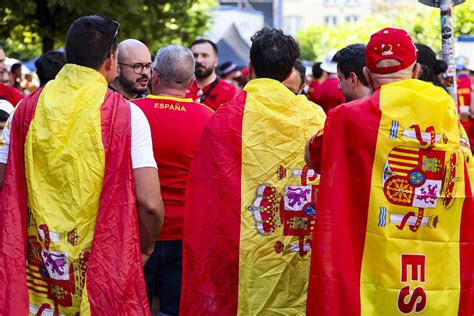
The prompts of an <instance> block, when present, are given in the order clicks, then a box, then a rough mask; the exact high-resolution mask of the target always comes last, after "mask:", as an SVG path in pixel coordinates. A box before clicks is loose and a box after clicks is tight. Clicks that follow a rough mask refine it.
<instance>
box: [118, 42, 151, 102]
mask: <svg viewBox="0 0 474 316" xmlns="http://www.w3.org/2000/svg"><path fill="white" fill-rule="evenodd" d="M150 78H151V55H150V50H149V49H148V47H146V45H145V44H143V43H142V42H140V41H138V40H135V39H126V40H124V41H122V42H120V44H119V46H118V76H117V78H116V79H115V80H114V81H113V82H112V83H111V84H110V86H109V88H110V89H112V90H115V91H117V92H119V93H121V94H122V95H123V96H124V97H125V98H127V99H138V98H143V97H145V95H146V94H147V91H148V81H149V80H150Z"/></svg>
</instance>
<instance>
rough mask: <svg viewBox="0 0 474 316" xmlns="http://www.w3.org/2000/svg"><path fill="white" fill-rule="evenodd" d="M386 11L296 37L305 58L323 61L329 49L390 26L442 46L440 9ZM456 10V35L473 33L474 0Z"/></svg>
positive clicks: (361, 40) (419, 7) (319, 27)
mask: <svg viewBox="0 0 474 316" xmlns="http://www.w3.org/2000/svg"><path fill="white" fill-rule="evenodd" d="M379 9H382V10H383V8H379ZM386 10H387V14H382V15H379V16H370V17H368V18H366V19H363V20H360V21H357V22H354V23H344V24H340V25H337V26H336V27H327V26H322V25H314V26H309V27H307V28H304V29H302V30H300V32H298V34H297V35H296V39H297V41H298V42H299V44H300V48H301V56H302V58H303V59H305V60H311V61H315V60H322V59H323V58H324V56H325V53H326V52H327V51H328V50H330V49H341V48H343V47H345V46H347V45H349V44H352V43H367V42H368V41H369V36H370V35H371V34H372V33H374V32H376V31H377V30H379V29H381V28H383V27H386V26H389V25H390V26H394V27H399V28H404V29H406V30H407V31H408V32H409V33H410V35H411V36H412V38H413V41H415V42H420V43H423V44H426V45H428V46H430V47H432V48H433V50H435V51H439V50H440V49H441V26H440V23H441V22H440V10H439V9H437V8H431V7H428V6H424V5H421V4H417V5H416V6H415V10H413V9H412V10H409V9H405V10H402V9H397V13H393V12H391V13H389V12H388V10H390V8H388V7H387V8H386ZM453 12H454V28H455V36H459V35H473V34H474V2H473V1H470V2H466V3H464V4H462V5H460V6H456V7H455V8H454V10H453ZM382 13H383V12H382Z"/></svg>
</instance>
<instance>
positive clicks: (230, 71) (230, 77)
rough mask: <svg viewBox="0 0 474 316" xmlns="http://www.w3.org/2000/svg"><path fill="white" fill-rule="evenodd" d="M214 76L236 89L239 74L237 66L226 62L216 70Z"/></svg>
mask: <svg viewBox="0 0 474 316" xmlns="http://www.w3.org/2000/svg"><path fill="white" fill-rule="evenodd" d="M216 74H217V76H219V78H220V79H221V80H224V81H225V82H227V83H229V84H231V85H233V86H234V87H236V88H238V82H237V81H236V80H237V78H238V77H240V75H241V73H240V71H239V69H238V68H237V65H236V64H234V63H233V62H231V61H227V62H225V63H223V64H221V65H219V66H218V67H217V68H216Z"/></svg>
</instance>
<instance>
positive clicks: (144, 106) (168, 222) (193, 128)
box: [132, 97, 214, 240]
mask: <svg viewBox="0 0 474 316" xmlns="http://www.w3.org/2000/svg"><path fill="white" fill-rule="evenodd" d="M176 99H178V98H173V99H169V98H168V99H167V98H161V99H160V98H156V97H153V98H144V99H138V100H134V101H132V102H134V103H135V104H136V105H138V107H139V108H140V109H141V110H142V111H143V113H145V116H146V117H147V119H148V122H149V123H150V129H151V136H152V139H153V152H154V155H155V159H156V163H157V164H158V173H159V175H160V185H161V194H162V197H163V203H164V205H165V222H164V224H163V228H162V230H161V232H160V235H159V237H158V239H159V240H182V239H183V214H184V197H185V190H186V183H187V181H188V174H189V169H190V168H191V162H192V158H193V156H194V152H195V151H196V147H197V145H198V142H199V139H200V137H201V133H202V130H203V128H204V126H205V125H206V124H207V122H208V121H209V119H210V118H211V116H212V114H214V111H212V110H211V109H210V108H208V107H207V106H204V105H202V104H199V103H195V102H192V101H190V100H189V99H187V100H186V99H181V98H180V99H178V100H176Z"/></svg>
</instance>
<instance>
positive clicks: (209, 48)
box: [186, 39, 237, 111]
mask: <svg viewBox="0 0 474 316" xmlns="http://www.w3.org/2000/svg"><path fill="white" fill-rule="evenodd" d="M190 48H191V51H192V52H193V55H194V61H195V63H196V67H195V70H194V76H195V80H194V81H193V83H192V84H191V86H189V89H188V91H187V93H186V98H191V99H193V100H194V101H196V102H197V103H203V104H205V105H207V106H208V107H210V108H211V109H213V110H214V111H216V110H217V109H218V108H219V107H220V106H221V104H224V103H226V102H228V101H230V100H232V98H233V97H234V95H235V93H236V92H237V89H236V88H235V87H234V86H233V85H231V84H229V83H227V82H225V81H224V80H220V79H219V77H217V74H216V67H217V64H218V62H219V59H218V57H217V55H218V51H217V45H216V44H215V43H214V42H212V41H210V40H208V39H198V40H195V41H194V42H193V43H191V46H190Z"/></svg>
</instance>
